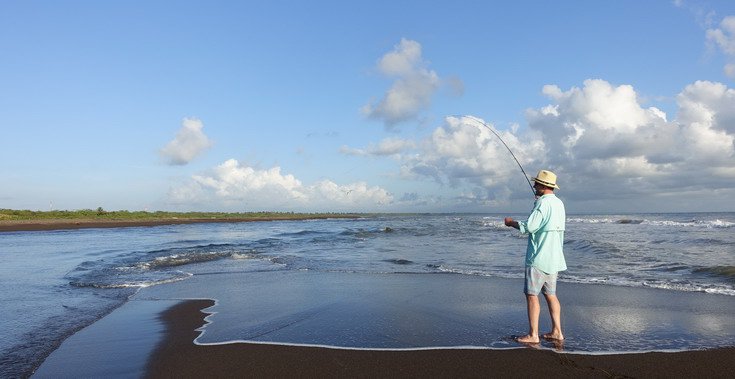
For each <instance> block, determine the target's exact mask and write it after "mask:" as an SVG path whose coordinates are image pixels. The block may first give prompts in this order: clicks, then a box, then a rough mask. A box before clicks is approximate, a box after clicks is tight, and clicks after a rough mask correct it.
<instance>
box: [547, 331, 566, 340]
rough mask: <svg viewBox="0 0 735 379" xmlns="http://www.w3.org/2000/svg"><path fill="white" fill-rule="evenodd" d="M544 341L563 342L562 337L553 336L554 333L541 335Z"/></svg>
mask: <svg viewBox="0 0 735 379" xmlns="http://www.w3.org/2000/svg"><path fill="white" fill-rule="evenodd" d="M543 337H544V339H545V340H557V341H564V335H563V334H554V333H546V334H544V335H543Z"/></svg>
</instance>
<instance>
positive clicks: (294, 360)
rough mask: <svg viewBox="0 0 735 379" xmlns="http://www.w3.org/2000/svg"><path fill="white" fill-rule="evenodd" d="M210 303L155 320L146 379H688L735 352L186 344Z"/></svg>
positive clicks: (728, 363) (730, 360)
mask: <svg viewBox="0 0 735 379" xmlns="http://www.w3.org/2000/svg"><path fill="white" fill-rule="evenodd" d="M213 304H214V302H213V301H210V300H189V301H184V302H181V303H179V304H177V305H175V306H173V307H171V308H170V309H168V310H167V311H165V312H163V313H162V314H161V320H162V322H163V324H164V325H165V327H164V329H165V332H164V337H163V340H162V341H161V342H160V343H159V344H158V346H157V347H156V349H155V350H154V352H153V353H152V354H151V355H150V358H149V361H148V363H147V366H146V369H145V371H146V373H147V376H148V377H152V378H170V377H192V378H193V377H432V378H433V377H452V378H456V377H531V376H533V377H565V378H569V377H580V378H581V377H585V378H588V377H601V378H608V377H646V378H663V377H667V378H668V377H679V378H681V377H690V378H695V377H696V378H703V377H706V378H720V377H721V378H725V377H732V375H733V372H735V348H722V349H713V350H703V351H686V352H676V353H660V352H654V353H639V354H613V355H582V354H570V353H557V352H554V351H550V350H537V349H533V348H521V349H510V350H489V349H478V350H473V349H438V350H416V351H377V350H372V351H371V350H348V349H329V348H320V347H299V346H285V345H264V344H263V345H261V344H248V343H235V344H227V345H212V346H201V345H195V344H194V343H193V341H194V339H195V338H196V337H197V336H198V335H199V332H197V331H196V329H197V328H199V327H201V326H202V325H204V323H205V321H204V317H205V316H206V315H205V314H204V313H203V312H202V311H201V310H202V309H204V308H207V307H210V306H212V305H213Z"/></svg>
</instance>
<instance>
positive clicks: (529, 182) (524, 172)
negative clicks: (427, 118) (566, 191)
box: [459, 116, 536, 196]
mask: <svg viewBox="0 0 735 379" xmlns="http://www.w3.org/2000/svg"><path fill="white" fill-rule="evenodd" d="M459 117H467V118H469V119H472V120H474V121H477V122H478V123H480V124H481V125H482V126H484V127H486V128H487V129H488V130H490V132H492V133H493V134H494V135H495V137H498V139H499V140H500V142H502V143H503V146H505V148H506V149H508V152H509V153H510V155H511V156H512V157H513V159H515V161H516V163H518V167H520V169H521V172H522V173H523V177H524V178H526V181H527V182H528V186H529V187H531V192H533V195H534V196H536V190H535V189H534V188H533V184H531V181H530V180H529V179H528V174H526V170H524V169H523V166H521V162H519V161H518V158H516V155H515V154H513V151H512V150H511V149H510V147H508V144H507V143H505V141H503V139H502V138H501V137H500V134H498V132H496V131H495V129H493V128H492V127H490V125H488V124H486V123H485V122H484V121H482V120H480V119H479V118H477V117H475V116H459Z"/></svg>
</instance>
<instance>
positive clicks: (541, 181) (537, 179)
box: [533, 178, 556, 188]
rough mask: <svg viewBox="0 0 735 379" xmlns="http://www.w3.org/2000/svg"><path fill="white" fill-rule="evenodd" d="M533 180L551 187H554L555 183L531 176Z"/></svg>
mask: <svg viewBox="0 0 735 379" xmlns="http://www.w3.org/2000/svg"><path fill="white" fill-rule="evenodd" d="M533 180H535V181H537V182H539V183H541V184H543V185H545V186H547V187H551V188H554V187H556V183H550V182H547V181H545V180H541V179H539V178H533Z"/></svg>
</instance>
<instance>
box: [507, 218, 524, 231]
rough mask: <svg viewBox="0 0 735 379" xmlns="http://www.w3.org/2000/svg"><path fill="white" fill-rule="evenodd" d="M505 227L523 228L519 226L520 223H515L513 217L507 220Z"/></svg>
mask: <svg viewBox="0 0 735 379" xmlns="http://www.w3.org/2000/svg"><path fill="white" fill-rule="evenodd" d="M504 221H505V226H510V227H511V228H516V229H520V228H521V227H520V226H519V225H518V221H514V220H513V218H511V217H506V218H505V220H504Z"/></svg>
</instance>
